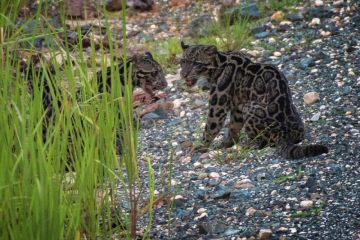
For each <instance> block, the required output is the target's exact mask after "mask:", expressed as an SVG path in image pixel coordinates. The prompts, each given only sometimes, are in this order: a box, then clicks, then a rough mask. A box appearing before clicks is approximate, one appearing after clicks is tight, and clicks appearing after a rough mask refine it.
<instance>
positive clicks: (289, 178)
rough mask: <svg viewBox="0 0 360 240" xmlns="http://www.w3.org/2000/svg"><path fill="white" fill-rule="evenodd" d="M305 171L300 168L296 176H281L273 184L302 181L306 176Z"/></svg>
mask: <svg viewBox="0 0 360 240" xmlns="http://www.w3.org/2000/svg"><path fill="white" fill-rule="evenodd" d="M304 174H305V173H304V171H302V170H301V169H300V168H299V169H298V170H297V171H296V173H295V174H293V175H285V176H280V177H277V178H276V179H275V180H274V181H273V183H275V184H281V183H284V182H290V181H299V180H301V179H302V177H303V176H304Z"/></svg>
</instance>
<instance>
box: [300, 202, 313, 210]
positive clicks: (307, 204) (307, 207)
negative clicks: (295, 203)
mask: <svg viewBox="0 0 360 240" xmlns="http://www.w3.org/2000/svg"><path fill="white" fill-rule="evenodd" d="M313 205H314V202H313V201H311V200H304V201H301V202H300V207H302V208H305V209H309V208H312V206H313Z"/></svg>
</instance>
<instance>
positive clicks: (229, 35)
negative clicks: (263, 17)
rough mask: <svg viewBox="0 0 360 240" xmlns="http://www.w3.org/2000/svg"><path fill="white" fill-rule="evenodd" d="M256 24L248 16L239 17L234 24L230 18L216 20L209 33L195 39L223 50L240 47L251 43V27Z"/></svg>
mask: <svg viewBox="0 0 360 240" xmlns="http://www.w3.org/2000/svg"><path fill="white" fill-rule="evenodd" d="M254 25H255V23H254V22H251V21H249V19H248V18H239V19H238V20H237V21H236V22H235V23H234V24H230V19H228V20H225V21H224V22H219V21H217V22H214V23H213V24H212V25H211V26H210V28H209V29H208V35H207V36H204V37H198V38H197V39H195V41H196V43H198V44H205V45H214V46H216V47H217V48H218V49H221V50H223V51H229V50H234V49H240V48H243V47H246V46H248V45H249V43H250V41H251V40H252V39H253V38H252V36H251V28H252V27H253V26H254Z"/></svg>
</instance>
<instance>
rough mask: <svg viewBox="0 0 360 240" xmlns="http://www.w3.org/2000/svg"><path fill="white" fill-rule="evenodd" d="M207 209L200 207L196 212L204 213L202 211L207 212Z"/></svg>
mask: <svg viewBox="0 0 360 240" xmlns="http://www.w3.org/2000/svg"><path fill="white" fill-rule="evenodd" d="M206 211H207V210H206V208H199V209H198V210H197V211H196V212H197V213H198V214H202V213H204V212H206Z"/></svg>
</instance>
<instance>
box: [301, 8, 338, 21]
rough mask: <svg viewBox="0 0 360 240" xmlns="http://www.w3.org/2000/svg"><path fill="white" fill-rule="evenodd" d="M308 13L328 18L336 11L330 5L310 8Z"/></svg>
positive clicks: (312, 15) (310, 15) (311, 15)
mask: <svg viewBox="0 0 360 240" xmlns="http://www.w3.org/2000/svg"><path fill="white" fill-rule="evenodd" d="M307 13H308V16H309V17H312V18H328V17H331V16H332V15H333V14H334V11H333V9H332V8H331V7H330V6H323V7H321V8H310V9H309V10H308V12H307Z"/></svg>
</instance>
